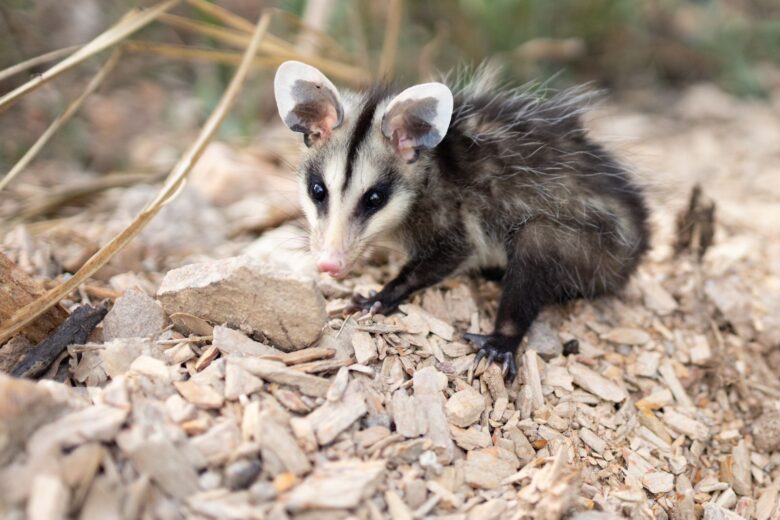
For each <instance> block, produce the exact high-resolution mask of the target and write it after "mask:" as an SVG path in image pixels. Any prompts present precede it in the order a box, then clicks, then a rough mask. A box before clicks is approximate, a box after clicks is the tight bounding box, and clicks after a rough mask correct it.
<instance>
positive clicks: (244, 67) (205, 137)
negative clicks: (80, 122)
mask: <svg viewBox="0 0 780 520" xmlns="http://www.w3.org/2000/svg"><path fill="white" fill-rule="evenodd" d="M269 22H270V13H268V12H264V13H263V15H262V16H261V18H260V20H259V21H258V23H257V27H256V28H255V32H254V34H253V35H252V39H251V41H250V42H249V45H248V46H247V49H246V51H245V52H244V58H243V60H242V61H241V65H240V66H239V67H238V70H236V73H235V75H234V76H233V79H232V80H231V82H230V85H228V88H227V89H226V90H225V93H224V94H223V95H222V99H220V101H219V104H218V105H217V106H216V108H215V109H214V111H213V112H212V113H211V115H210V116H209V119H208V120H207V121H206V123H205V124H204V125H203V128H202V129H201V131H200V134H199V135H198V137H197V139H196V140H195V142H194V143H193V144H192V145H191V146H190V148H189V149H188V150H187V152H186V153H185V154H184V156H183V157H182V158H181V159H180V160H179V162H178V163H177V164H176V166H174V168H173V170H172V171H171V173H170V174H169V176H168V179H167V180H166V182H165V184H164V185H163V187H162V189H161V190H160V192H159V193H158V195H157V197H155V199H154V200H153V201H152V202H151V203H150V204H149V205H148V206H146V208H144V210H143V211H141V213H139V214H138V216H136V218H135V219H134V220H133V221H132V222H131V223H130V225H128V226H127V227H126V228H125V229H124V230H123V231H122V232H121V233H119V234H118V235H116V236H115V237H114V238H113V239H111V241H110V242H108V243H107V244H106V245H105V246H103V247H102V248H100V250H99V251H98V252H97V253H95V254H94V255H93V256H92V257H91V258H90V259H89V260H87V262H86V263H85V264H84V265H83V266H82V267H81V269H79V270H78V272H76V273H75V274H74V275H73V276H72V277H71V278H69V279H68V280H67V281H66V282H64V283H63V284H61V285H59V286H57V287H55V288H54V289H52V290H50V291H49V292H47V293H46V294H45V295H43V296H42V297H40V298H38V299H37V300H35V301H33V302H32V303H30V304H29V305H26V306H25V307H23V308H21V309H19V310H18V311H17V312H16V313H14V315H13V316H12V317H11V318H10V319H9V320H8V321H7V322H6V323H4V324H3V328H2V329H0V343H2V342H4V341H5V340H7V339H9V338H10V337H11V336H13V335H14V334H16V333H17V332H18V331H19V330H21V329H22V328H23V327H24V326H25V325H27V324H28V323H30V322H32V321H33V320H34V319H36V318H37V317H38V316H40V315H41V314H42V313H43V312H45V311H46V310H47V309H49V308H50V307H52V306H53V305H56V304H57V302H59V301H60V300H61V299H62V298H64V297H65V296H66V295H67V294H68V293H69V292H71V291H72V290H73V289H75V288H76V287H78V286H79V285H81V284H82V283H83V282H84V281H85V280H86V279H87V278H89V277H90V276H92V275H93V274H94V273H95V272H96V271H97V270H98V269H100V268H101V267H103V266H104V265H105V264H106V263H107V262H108V261H109V260H110V259H111V258H112V257H113V256H114V255H115V254H116V253H117V252H118V251H120V250H121V249H122V248H123V247H124V246H125V245H127V243H128V242H130V240H132V239H133V237H135V235H137V234H138V233H139V232H140V231H141V229H143V227H144V226H145V225H146V224H147V223H148V222H149V221H150V220H151V219H152V218H153V217H154V216H155V215H156V214H157V213H158V212H159V211H160V209H161V208H162V207H163V206H164V205H165V204H166V203H167V202H169V201H170V200H171V199H172V198H173V197H175V195H176V193H177V192H178V191H179V189H180V188H181V186H183V184H184V181H185V179H186V177H187V175H188V174H189V172H190V171H191V170H192V167H193V166H194V165H195V163H196V162H197V161H198V159H199V158H200V156H201V154H202V153H203V150H204V149H205V148H206V145H207V144H208V143H209V142H210V141H211V139H212V137H213V136H214V133H215V132H216V131H217V129H218V128H219V126H220V124H221V123H222V121H223V120H224V119H225V116H226V115H227V113H228V110H229V109H230V107H231V106H232V105H233V103H234V102H235V100H236V98H237V96H238V93H239V92H240V91H241V87H242V85H243V84H244V81H245V80H246V77H247V75H248V73H249V70H250V68H251V66H252V61H253V58H254V56H255V54H256V53H257V51H258V49H259V47H260V42H261V40H262V39H263V36H264V35H265V33H266V30H267V29H268V24H269ZM104 34H105V33H104Z"/></svg>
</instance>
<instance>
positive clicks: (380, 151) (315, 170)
mask: <svg viewBox="0 0 780 520" xmlns="http://www.w3.org/2000/svg"><path fill="white" fill-rule="evenodd" d="M274 93H275V95H276V103H277V106H278V109H279V115H280V116H281V118H282V120H283V121H284V123H285V124H286V125H287V126H288V127H289V128H290V130H292V131H294V132H300V133H302V134H303V140H304V143H306V146H307V147H308V150H307V152H306V153H305V155H304V157H303V160H302V161H301V166H300V168H299V180H300V183H301V190H300V195H301V205H302V207H303V211H304V213H305V215H306V218H307V220H308V222H309V225H310V228H311V233H310V240H309V243H310V247H311V251H312V253H313V255H314V257H315V260H316V263H317V267H318V268H319V270H320V271H321V272H326V273H328V274H330V275H331V276H333V277H336V278H340V277H343V276H345V275H346V274H347V273H348V272H349V270H350V268H351V267H352V266H353V265H354V264H355V262H356V261H357V260H358V259H359V258H360V256H361V255H362V253H363V252H365V251H366V249H367V248H368V247H369V246H371V245H375V244H376V242H377V241H378V240H379V239H381V238H382V237H383V236H387V235H388V234H391V233H392V232H393V231H394V230H396V229H397V228H398V226H399V225H400V224H401V223H402V222H403V221H404V219H406V218H407V217H408V216H409V212H410V209H411V207H412V204H413V202H414V200H415V198H416V197H418V196H420V195H421V191H422V190H421V187H422V185H423V183H424V180H425V176H426V175H428V174H429V170H430V168H429V165H430V160H431V159H430V154H429V153H428V151H429V150H431V149H433V148H434V147H435V146H436V145H438V144H439V143H440V142H441V140H442V139H443V138H444V136H445V135H446V133H447V130H448V128H449V124H450V118H451V117H452V109H453V98H452V93H451V92H450V90H449V88H447V87H446V86H445V85H443V84H441V83H425V84H421V85H416V86H413V87H410V88H408V89H406V90H404V91H403V92H401V93H400V94H398V95H397V96H392V95H390V94H388V91H387V89H382V88H376V89H372V90H371V91H368V92H364V93H353V92H343V93H340V92H339V91H338V90H337V89H336V87H335V86H334V85H333V83H331V81H330V80H328V78H326V77H325V76H324V75H323V74H322V73H321V72H320V71H319V70H317V69H315V68H314V67H311V66H309V65H306V64H304V63H300V62H296V61H288V62H285V63H283V64H282V65H281V66H280V67H279V69H278V70H277V72H276V77H275V79H274Z"/></svg>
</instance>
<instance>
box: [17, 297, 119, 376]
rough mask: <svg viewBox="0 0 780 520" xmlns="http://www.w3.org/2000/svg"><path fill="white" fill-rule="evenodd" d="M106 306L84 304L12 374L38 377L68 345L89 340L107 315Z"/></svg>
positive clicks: (32, 351) (34, 348) (33, 350)
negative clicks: (90, 335)
mask: <svg viewBox="0 0 780 520" xmlns="http://www.w3.org/2000/svg"><path fill="white" fill-rule="evenodd" d="M106 312H107V310H106V308H105V307H102V306H101V307H92V306H90V305H82V306H81V307H79V308H77V309H76V310H75V311H73V314H71V315H70V316H68V318H67V319H66V320H65V321H64V322H63V323H62V325H60V326H59V327H57V330H55V331H54V332H53V333H52V334H51V336H49V337H48V338H46V339H45V340H43V341H42V342H40V343H39V344H38V345H36V346H35V347H33V348H32V349H31V350H30V351H29V352H28V353H27V355H26V356H24V358H23V359H22V360H21V361H20V362H19V364H18V365H16V366H15V367H14V369H13V370H12V371H11V375H14V376H16V377H37V376H39V375H41V374H42V373H43V372H44V371H45V370H46V369H47V368H48V367H49V365H51V364H52V363H53V362H54V360H55V359H57V357H59V355H60V354H62V352H64V351H65V349H66V348H68V345H73V344H76V345H80V344H83V343H86V342H87V338H88V337H89V334H90V333H91V332H92V330H93V329H94V328H95V327H97V324H98V323H100V321H101V320H102V319H103V317H104V316H105V315H106Z"/></svg>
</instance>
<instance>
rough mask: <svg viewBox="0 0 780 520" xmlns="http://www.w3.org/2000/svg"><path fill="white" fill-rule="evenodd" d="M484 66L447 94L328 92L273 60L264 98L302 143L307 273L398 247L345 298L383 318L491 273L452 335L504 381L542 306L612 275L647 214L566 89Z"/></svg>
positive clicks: (316, 74) (426, 87)
mask: <svg viewBox="0 0 780 520" xmlns="http://www.w3.org/2000/svg"><path fill="white" fill-rule="evenodd" d="M490 76H491V75H490V74H489V73H484V71H483V73H482V74H477V75H476V79H474V80H473V81H471V82H470V83H468V84H466V85H465V86H461V87H460V88H457V89H455V88H453V89H450V88H449V87H448V86H447V85H445V84H443V83H439V82H432V83H424V84H420V85H415V86H412V87H410V88H407V89H406V90H403V91H402V92H400V93H399V94H397V95H396V94H394V93H393V92H392V90H391V89H390V88H389V87H387V86H383V85H379V86H376V87H373V88H371V89H368V90H366V91H362V92H348V91H344V92H341V91H339V90H337V89H336V87H335V86H334V85H333V83H332V82H331V81H330V80H329V79H328V78H327V77H325V75H324V74H322V73H321V72H320V71H319V70H317V69H316V68H314V67H312V66H309V65H306V64H304V63H300V62H296V61H288V62H285V63H283V64H282V65H281V66H280V67H279V69H278V70H277V73H276V77H275V79H274V93H275V96H276V102H277V107H278V109H279V114H280V116H281V118H282V120H283V121H284V123H285V124H286V125H287V126H288V127H289V128H290V129H291V130H292V131H294V132H299V133H301V134H303V141H304V143H305V144H306V146H307V147H308V150H307V151H306V152H305V154H304V156H303V158H302V161H301V163H300V167H299V169H298V172H299V179H300V185H301V205H302V208H303V212H304V214H305V216H306V219H307V221H308V224H309V225H310V236H309V244H310V249H311V252H312V253H313V255H314V256H315V259H316V264H317V267H318V268H319V270H320V271H321V272H324V273H328V274H330V275H331V276H333V277H336V278H341V277H344V276H346V275H347V274H348V273H349V271H350V269H351V268H352V267H353V266H354V265H355V263H356V262H357V261H358V259H360V258H361V255H363V254H364V253H365V252H366V251H367V249H368V248H369V247H370V246H372V245H375V244H377V243H386V242H387V241H388V240H389V241H391V242H392V243H394V244H397V246H396V247H399V248H401V249H402V250H403V251H405V253H406V255H407V257H408V259H407V261H406V263H405V265H404V266H403V267H402V268H401V270H400V272H399V273H398V275H397V276H396V277H395V278H394V279H393V280H392V281H390V282H389V283H387V284H386V285H385V286H384V288H383V289H382V290H381V291H379V292H378V293H376V294H372V295H369V296H367V297H366V296H361V295H355V296H354V298H353V304H354V305H355V307H356V308H358V309H363V310H366V311H371V312H374V313H382V314H388V313H390V312H392V311H393V310H394V309H395V308H396V307H397V306H398V305H399V304H401V303H403V302H404V300H406V299H407V298H409V297H410V296H411V295H412V294H413V293H414V292H416V291H419V290H421V289H424V288H427V287H430V286H432V285H435V284H437V283H439V282H441V281H442V280H444V279H445V278H447V277H449V276H451V275H453V274H455V273H459V272H463V271H474V270H479V269H483V270H486V271H492V272H496V270H500V272H502V273H503V276H502V294H501V299H500V302H499V306H498V311H497V314H496V318H495V327H494V330H493V332H492V334H490V335H477V334H466V335H464V337H465V338H466V339H467V340H469V341H471V342H472V343H474V344H475V345H476V346H477V347H478V349H479V350H478V353H477V356H476V361H475V363H477V364H478V363H479V362H480V361H481V360H482V359H483V358H487V360H488V363H492V362H499V363H502V364H503V369H504V373H505V374H506V376H507V377H508V379H509V380H512V379H514V377H515V376H516V374H517V368H516V362H515V355H516V352H517V349H518V346H519V345H520V343H521V341H522V340H523V337H524V336H525V335H526V333H527V332H528V329H529V327H530V326H531V324H532V323H533V321H534V320H535V319H536V317H537V315H538V314H539V312H540V311H541V310H542V309H543V308H544V307H545V306H548V305H552V304H558V303H563V302H567V301H570V300H573V299H577V298H595V297H598V296H602V295H609V294H614V293H616V292H617V291H618V290H620V289H621V288H622V287H623V286H624V285H625V284H626V282H627V280H628V279H629V277H630V275H631V274H632V272H633V271H634V270H635V269H636V267H637V264H638V263H639V261H640V259H641V257H642V255H643V253H645V251H646V250H647V248H648V241H649V230H648V209H647V205H646V202H645V198H644V196H643V191H642V188H641V187H640V185H639V184H638V183H637V182H636V180H634V179H633V178H632V176H631V175H630V174H629V172H628V171H627V169H626V168H625V167H623V166H622V165H621V164H620V163H619V162H618V160H616V158H615V157H613V155H611V154H610V153H609V152H607V151H606V150H605V148H603V147H602V146H600V145H599V144H596V143H595V142H594V141H592V140H591V138H590V137H589V136H588V135H587V132H586V130H585V128H584V127H583V124H582V122H581V113H582V103H581V101H582V100H581V98H582V97H583V96H582V93H581V92H580V91H578V90H574V91H564V92H562V93H559V94H557V95H553V96H552V97H547V98H543V97H539V96H536V95H533V94H529V93H526V92H524V91H522V90H518V89H509V88H500V87H496V86H495V83H494V82H492V81H491V80H490ZM453 91H454V92H453Z"/></svg>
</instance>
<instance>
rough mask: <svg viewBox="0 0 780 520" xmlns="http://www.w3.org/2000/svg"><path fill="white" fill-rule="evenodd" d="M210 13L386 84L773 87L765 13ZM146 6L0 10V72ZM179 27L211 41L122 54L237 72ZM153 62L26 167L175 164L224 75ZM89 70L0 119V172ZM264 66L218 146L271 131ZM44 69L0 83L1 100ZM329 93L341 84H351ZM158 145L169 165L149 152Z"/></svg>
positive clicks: (614, 3)
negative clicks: (270, 16) (475, 73)
mask: <svg viewBox="0 0 780 520" xmlns="http://www.w3.org/2000/svg"><path fill="white" fill-rule="evenodd" d="M216 4H217V5H218V6H220V7H224V8H225V9H227V10H229V11H231V12H232V13H235V14H236V15H238V16H241V17H244V18H245V19H246V20H248V21H249V23H250V24H253V23H254V21H255V20H256V19H257V17H258V15H259V13H260V12H261V10H262V9H264V8H266V7H277V8H279V9H281V10H283V11H285V12H287V13H290V14H292V15H295V16H297V17H299V18H303V19H305V20H306V21H307V22H308V23H310V24H311V25H314V26H315V27H317V28H318V29H321V30H322V31H323V32H324V33H326V34H327V35H328V36H329V37H330V38H332V40H329V39H325V38H312V39H311V41H309V42H303V41H301V39H302V38H305V37H302V36H300V35H299V34H298V31H297V25H296V24H295V23H293V22H294V20H295V19H293V18H290V17H285V16H275V18H274V21H273V23H272V26H271V31H272V33H273V34H275V35H276V36H278V37H281V38H285V39H287V40H288V41H289V42H291V43H294V44H295V45H297V46H298V48H299V49H303V50H304V51H305V52H309V53H313V54H316V55H320V56H324V57H329V58H332V59H334V60H339V61H341V62H345V63H348V64H350V65H353V66H357V67H360V68H361V69H362V70H365V71H367V72H368V73H369V74H370V75H372V76H373V77H375V76H376V75H377V74H378V72H379V69H380V68H381V67H382V66H384V67H385V69H386V70H390V69H389V68H388V67H389V65H388V64H387V63H385V64H384V65H383V64H382V62H383V60H384V61H385V62H388V61H391V62H392V64H393V65H394V66H395V67H394V69H395V72H394V76H395V77H396V78H397V79H398V80H399V82H401V83H408V82H411V81H414V80H417V79H419V78H423V79H424V78H427V77H431V76H433V75H435V74H436V72H437V71H447V70H449V69H451V68H452V67H457V66H461V65H473V64H478V63H480V62H482V61H484V60H491V61H497V62H500V63H502V64H503V65H504V67H505V73H506V75H507V77H508V78H511V80H512V81H515V82H518V83H523V82H526V81H530V80H538V81H541V82H543V83H545V84H547V85H550V86H553V87H562V86H566V85H570V84H573V83H580V82H586V81H590V82H593V84H594V85H595V86H597V87H601V88H606V89H607V91H608V92H610V94H611V95H613V96H628V95H632V94H635V93H637V92H642V91H645V90H648V89H649V90H653V91H654V92H655V93H656V98H657V97H658V96H663V95H664V93H670V92H671V93H673V92H674V91H676V90H677V89H682V88H686V87H687V86H689V85H691V84H694V83H699V82H711V83H713V84H714V85H716V86H717V88H718V89H720V90H723V91H725V92H727V93H729V94H732V95H734V96H737V97H741V98H761V97H766V96H768V95H769V94H770V93H771V91H772V89H773V88H774V85H775V84H776V83H777V82H778V81H780V80H778V75H779V74H780V72H778V56H780V2H778V1H777V0H646V1H641V2H637V1H635V0H559V1H555V2H550V1H549V0H419V1H405V2H399V1H395V0H393V1H384V0H383V1H380V0H375V1H369V0H364V1H348V0H308V1H307V0H280V1H277V2H268V1H265V2H264V1H258V0H219V1H217V2H216ZM150 5H152V2H147V1H131V0H69V1H67V2H62V1H60V0H3V1H2V2H0V69H3V68H6V67H9V66H11V65H13V64H15V63H18V62H20V61H22V60H25V59H27V58H30V57H33V56H37V55H40V54H43V53H45V52H48V51H51V50H54V49H59V48H63V47H68V46H71V45H78V44H82V43H84V42H87V41H89V40H90V39H92V38H94V37H95V36H96V35H97V34H99V33H100V32H101V31H103V30H105V29H106V28H107V27H109V26H110V25H111V24H113V23H114V22H115V21H116V20H117V19H119V18H120V17H121V16H122V15H123V14H124V13H125V12H127V11H128V10H129V9H130V8H132V7H137V6H150ZM178 16H186V17H187V18H189V19H191V20H194V21H195V22H197V23H200V24H203V25H208V26H217V25H219V26H222V25H223V24H221V20H219V19H218V18H215V16H214V15H213V14H209V13H207V12H204V11H203V10H199V9H193V7H192V6H191V5H186V3H184V4H183V5H181V6H179V7H177V8H174V9H173V10H172V11H171V14H170V15H165V17H164V18H162V19H160V21H158V22H155V23H152V24H150V25H149V26H147V27H146V28H144V29H143V30H141V31H140V32H139V33H136V34H135V35H133V36H132V40H134V41H142V42H146V43H148V42H154V43H157V44H165V45H172V46H175V47H177V48H180V47H181V46H187V47H188V48H198V49H222V50H224V51H226V53H230V54H232V55H233V56H238V53H239V52H240V48H241V46H240V45H238V44H235V42H231V41H230V39H229V38H228V39H226V38H224V37H214V36H212V35H205V34H200V33H198V32H197V31H193V30H190V29H187V28H184V27H183V26H182V23H181V20H178V22H177V17H178ZM394 20H397V34H394V27H393V23H394ZM388 26H390V29H391V30H390V31H387V30H386V29H388ZM227 30H228V31H229V32H230V31H232V32H234V33H235V32H236V29H235V28H228V29H227ZM388 32H390V34H389V35H388ZM387 38H390V40H391V41H387V42H386V41H385V40H386V39H387ZM231 43H232V44H231ZM161 49H162V47H160V48H155V49H148V48H147V49H146V50H143V49H140V48H136V49H134V50H131V51H129V52H126V53H125V55H124V56H123V58H122V61H121V63H120V65H119V66H118V67H117V69H116V71H114V73H113V74H112V76H111V78H110V79H109V80H108V81H107V82H106V84H105V85H103V86H102V87H101V89H100V91H99V92H98V93H97V94H96V95H93V96H91V97H90V98H89V99H88V100H87V102H86V103H85V105H84V107H83V109H82V110H81V111H80V112H79V114H78V115H77V116H76V117H75V118H74V119H73V120H72V121H71V122H70V123H69V124H68V125H67V127H66V128H64V129H63V131H61V132H60V133H59V134H58V135H57V136H56V137H55V139H54V140H53V141H52V142H51V143H50V144H49V145H48V146H47V148H46V150H44V152H43V153H42V155H41V156H40V158H41V159H46V158H52V157H57V158H58V159H59V161H60V167H62V165H63V164H64V163H73V165H74V167H78V168H79V169H83V168H87V169H90V170H93V171H97V172H108V171H110V170H114V169H123V168H125V169H126V168H130V167H131V166H132V167H134V168H140V169H144V168H146V169H148V168H152V169H153V168H154V164H153V163H154V161H151V159H150V154H151V155H155V154H157V155H159V156H160V157H163V156H165V155H166V154H168V155H173V156H175V155H176V152H175V150H176V149H178V148H179V146H177V145H176V143H177V142H179V141H180V139H181V138H182V137H184V136H186V135H189V133H190V132H192V131H193V130H194V129H197V127H198V125H199V124H200V123H201V122H202V121H203V119H204V118H205V117H206V116H207V114H208V113H209V110H210V108H212V107H213V105H214V104H215V103H216V102H217V100H218V99H219V96H220V95H221V93H222V91H223V89H224V87H225V86H226V84H227V82H228V81H229V79H230V77H231V74H232V71H233V65H231V64H226V63H220V62H218V61H215V60H214V59H203V58H198V59H193V58H192V57H184V58H182V57H180V56H170V55H164V56H163V55H161V54H162V53H163V52H164V49H162V50H161ZM100 61H101V59H95V60H92V62H90V63H87V64H84V65H82V66H80V67H78V68H77V69H76V70H74V71H71V72H69V73H68V74H66V75H64V76H63V77H61V78H59V79H57V81H55V82H53V83H50V84H48V85H47V86H46V87H44V88H42V89H40V90H39V91H37V92H36V93H35V94H34V95H32V96H28V97H26V98H25V99H24V100H23V101H22V102H21V103H19V104H17V105H16V106H14V107H13V108H12V109H11V110H10V111H8V112H6V113H4V114H2V115H1V116H0V172H4V171H7V170H8V169H9V168H10V166H11V165H12V164H13V163H14V162H15V161H16V160H17V159H18V158H19V157H20V156H21V154H23V153H24V151H25V150H26V149H27V148H29V146H30V145H31V144H32V143H33V142H34V140H35V139H36V138H37V137H38V136H39V135H40V134H41V133H42V132H43V131H44V130H45V128H46V127H47V126H48V124H49V123H50V121H51V120H52V119H53V118H54V117H56V115H57V114H59V113H60V112H61V111H62V110H63V109H64V107H65V106H67V103H68V102H69V100H70V99H72V98H73V97H75V96H77V95H78V93H80V92H81V90H82V89H83V88H84V83H85V81H86V79H87V78H88V77H90V76H91V75H92V74H94V72H95V71H96V70H97V68H98V66H99V64H100ZM279 61H281V58H276V59H274V58H273V57H272V58H271V59H270V60H269V61H268V62H267V63H266V66H265V70H263V71H262V72H261V73H259V74H256V75H254V77H253V78H252V79H251V81H250V83H249V88H247V89H246V90H245V92H244V93H243V94H242V96H241V99H240V102H239V106H238V108H237V109H236V110H233V112H232V114H231V116H230V118H229V119H228V121H227V122H226V123H225V125H224V126H223V128H222V130H221V135H220V137H221V138H223V139H229V140H231V141H233V142H252V140H253V139H256V137H257V136H258V135H259V133H260V132H261V129H262V128H263V127H264V126H265V125H266V123H267V121H268V120H269V118H274V117H275V108H274V105H273V99H272V94H271V91H270V88H269V83H268V81H269V78H270V77H271V76H272V73H273V68H274V67H275V66H276V64H277V63H278V62H279ZM50 65H51V64H46V65H41V66H39V67H37V68H34V69H32V70H29V71H26V72H24V73H22V74H18V75H15V76H13V77H10V78H6V79H4V80H2V81H0V93H5V92H8V91H10V90H11V89H13V88H14V87H16V86H18V85H20V84H21V83H23V82H24V81H26V80H27V79H29V78H30V77H31V75H34V74H35V73H38V72H40V71H42V70H45V69H46V67H48V66H50ZM334 79H335V81H336V83H342V84H343V83H345V82H348V83H349V82H351V83H355V81H356V80H357V79H358V78H357V77H356V76H354V75H346V77H341V78H334ZM274 122H275V120H274ZM150 136H154V143H155V145H156V146H155V148H157V149H156V150H155V151H154V153H153V154H152V153H151V149H150V146H149V143H148V142H147V140H148V139H149V138H150ZM168 141H169V142H170V144H171V147H172V148H171V149H170V150H168V151H165V148H164V147H162V148H160V146H159V145H160V144H161V143H163V142H168ZM160 157H158V158H160ZM163 158H164V157H163ZM160 162H161V163H164V162H165V161H164V160H162V159H160ZM161 165H162V164H160V166H161Z"/></svg>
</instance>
